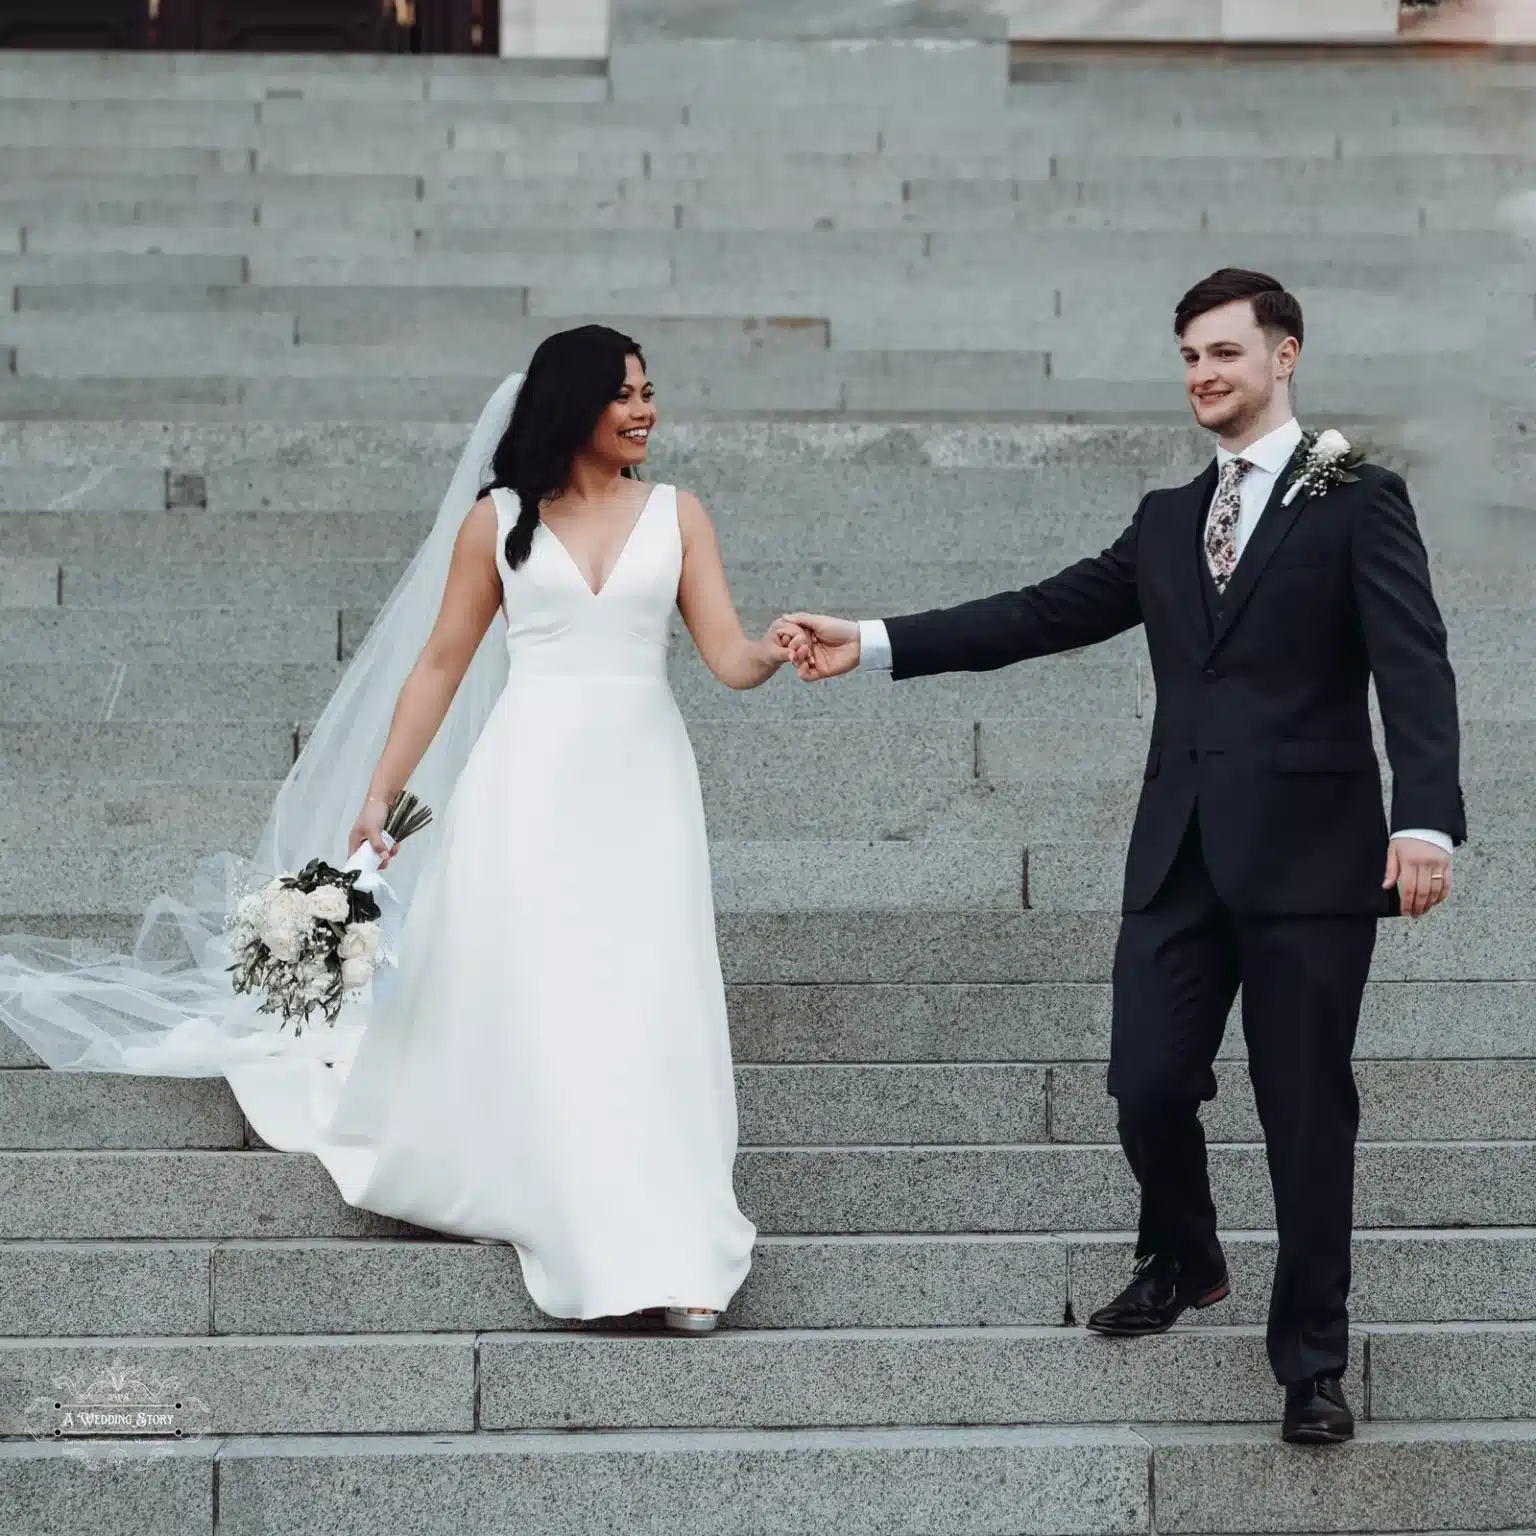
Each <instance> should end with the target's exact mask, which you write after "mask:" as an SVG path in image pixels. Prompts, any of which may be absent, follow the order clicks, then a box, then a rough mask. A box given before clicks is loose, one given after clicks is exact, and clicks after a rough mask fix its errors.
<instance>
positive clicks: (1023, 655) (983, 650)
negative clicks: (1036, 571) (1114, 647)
mask: <svg viewBox="0 0 1536 1536" xmlns="http://www.w3.org/2000/svg"><path fill="white" fill-rule="evenodd" d="M1145 507H1146V500H1145V499H1143V501H1142V503H1141V506H1139V507H1138V508H1137V509H1136V515H1135V517H1133V518H1132V519H1131V522H1130V526H1129V527H1127V528H1126V530H1125V532H1124V533H1122V534H1121V535H1120V537H1119V538H1118V539H1116V540H1115V542H1114V543H1113V544H1111V545H1110V546H1109V548H1108V549H1106V550H1105V551H1104V552H1103V553H1102V554H1099V555H1095V556H1093V557H1092V558H1090V559H1087V560H1079V561H1078V562H1077V563H1076V564H1075V565H1069V566H1068V567H1067V568H1066V570H1064V571H1060V572H1058V573H1057V574H1056V575H1055V576H1050V577H1047V578H1046V580H1044V581H1041V582H1037V583H1036V584H1035V585H1034V586H1031V587H1022V588H1020V589H1019V590H1018V591H1016V592H999V593H997V594H996V595H995V596H993V597H982V598H977V599H976V600H974V601H973V602H969V603H961V604H959V605H958V606H957V607H954V608H933V609H930V610H929V611H928V612H926V613H913V614H908V615H907V616H906V617H905V618H896V619H886V620H884V621H883V622H884V625H885V631H886V634H887V636H888V637H889V643H890V650H891V656H890V662H891V676H892V677H893V678H898V679H899V678H904V677H927V676H931V675H932V674H933V673H936V672H989V671H992V670H993V669H995V668H997V667H1006V666H1011V665H1012V664H1013V663H1014V662H1016V661H1027V660H1028V659H1029V658H1030V657H1032V656H1049V655H1052V654H1054V653H1055V652H1057V651H1071V650H1076V649H1077V648H1078V647H1079V646H1083V645H1096V644H1098V642H1099V641H1101V640H1108V639H1109V638H1110V637H1111V636H1113V635H1118V634H1120V633H1122V632H1123V631H1124V630H1127V629H1131V628H1133V627H1134V626H1135V625H1137V624H1139V623H1141V600H1140V598H1139V596H1138V594H1137V590H1136V541H1137V537H1138V534H1139V532H1140V528H1141V517H1142V512H1143V511H1144V509H1145Z"/></svg>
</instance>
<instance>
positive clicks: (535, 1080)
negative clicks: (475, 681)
mask: <svg viewBox="0 0 1536 1536" xmlns="http://www.w3.org/2000/svg"><path fill="white" fill-rule="evenodd" d="M493 494H494V496H495V499H496V504H497V522H498V528H497V549H498V554H497V566H498V569H499V570H500V573H501V579H502V587H503V593H504V599H503V607H504V612H505V616H506V621H507V641H506V643H507V650H508V663H509V665H508V674H507V682H506V687H505V689H504V691H503V692H502V694H501V697H500V700H499V702H498V703H497V704H496V706H495V708H494V709H493V710H492V712H491V715H490V718H489V720H488V721H487V722H486V724H485V727H484V729H483V730H482V732H481V734H480V737H479V740H478V741H477V742H476V744H475V746H474V748H473V750H472V751H471V753H470V755H469V758H468V761H467V762H466V764H465V766H464V769H463V772H462V774H461V776H460V778H459V781H458V784H457V786H456V788H455V790H454V793H453V796H452V799H451V800H450V802H449V803H448V804H447V806H446V807H444V808H442V810H441V812H440V821H441V826H440V828H439V835H438V839H437V843H436V846H435V848H434V849H433V851H432V855H431V863H430V865H429V866H428V867H427V868H425V869H423V870H422V871H421V872H420V875H419V880H418V884H417V887H416V893H415V898H414V900H413V901H412V903H411V907H410V912H409V915H408V917H407V919H406V922H405V925H404V927H403V929H402V931H401V936H400V941H399V949H400V971H399V973H398V975H397V977H395V978H394V985H393V986H392V987H391V989H390V990H391V994H392V995H391V996H390V998H389V999H388V1000H387V1001H386V1002H383V1003H380V1004H378V1005H376V1006H375V1007H374V1009H373V1010H372V1012H373V1014H374V1017H373V1018H372V1019H371V1020H370V1022H369V1024H368V1027H367V1028H366V1030H365V1031H364V1032H363V1033H362V1036H361V1040H360V1043H359V1045H358V1047H357V1050H356V1054H355V1056H354V1057H353V1059H352V1062H351V1064H350V1069H348V1068H347V1066H346V1064H345V1063H344V1062H341V1063H337V1065H336V1066H335V1067H331V1066H327V1065H326V1064H324V1063H323V1062H321V1061H318V1060H306V1059H304V1058H303V1057H302V1056H299V1057H289V1056H279V1057H274V1058H272V1059H270V1060H253V1061H251V1062H249V1063H245V1064H240V1065H233V1066H230V1067H228V1068H227V1069H226V1076H227V1077H228V1079H229V1082H230V1084H231V1086H232V1087H233V1089H234V1091H235V1094H236V1097H237V1098H238V1099H239V1101H240V1105H241V1108H242V1109H243V1110H244V1111H245V1114H246V1115H247V1117H248V1118H249V1119H250V1121H251V1123H252V1125H253V1126H254V1127H255V1129H256V1131H257V1133H258V1134H259V1135H260V1136H261V1137H262V1139H263V1140H264V1141H267V1142H269V1143H271V1144H272V1145H273V1146H276V1147H278V1148H280V1149H282V1150H284V1151H295V1152H299V1151H302V1152H312V1153H313V1154H314V1155H315V1156H316V1157H318V1158H319V1159H320V1161H321V1162H322V1163H324V1165H325V1167H326V1168H327V1169H328V1170H329V1172H330V1174H331V1176H332V1177H333V1178H334V1179H335V1181H336V1184H337V1187H338V1188H339V1190H340V1191H341V1194H342V1196H343V1198H344V1199H345V1200H346V1201H347V1202H348V1203H349V1204H351V1205H355V1206H360V1207H362V1208H364V1209H367V1210H371V1211H378V1212H381V1213H383V1214H385V1215H389V1216H394V1217H399V1218H402V1219H404V1220H406V1221H410V1222H415V1223H418V1224H420V1225H422V1226H426V1227H431V1228H434V1229H436V1230H439V1231H443V1232H450V1233H457V1234H462V1235H464V1236H470V1237H491V1238H501V1239H504V1240H506V1241H508V1242H511V1243H513V1244H515V1245H516V1248H517V1253H518V1257H519V1258H520V1260H521V1262H522V1271H523V1278H524V1280H525V1282H526V1284H527V1287H528V1292H529V1294H530V1296H531V1297H532V1298H533V1300H534V1302H535V1304H536V1305H538V1306H539V1307H540V1308H541V1309H542V1310H543V1311H545V1312H547V1313H550V1314H553V1315H554V1316H557V1317H567V1318H589V1317H598V1316H605V1315H617V1314H623V1313H628V1312H633V1311H638V1310H639V1309H641V1308H643V1307H657V1306H679V1307H713V1308H717V1309H721V1310H723V1309H724V1307H725V1306H726V1304H727V1302H728V1301H729V1300H730V1298H731V1296H732V1294H733V1293H734V1292H735V1291H736V1289H737V1287H738V1286H739V1285H740V1284H741V1282H742V1280H743V1278H744V1277H745V1275H746V1273H747V1270H748V1267H749V1264H750V1256H751V1249H752V1244H753V1241H754V1238H755V1237H756V1230H755V1228H754V1227H753V1225H752V1223H751V1222H749V1221H748V1220H747V1219H746V1217H745V1216H743V1215H742V1214H741V1212H740V1210H739V1209H738V1208H737V1204H736V1199H735V1195H734V1192H733V1189H732V1182H731V1174H732V1165H733V1162H734V1160H735V1156H736V1135H737V1119H736V1098H735V1086H734V1081H733V1074H732V1066H731V1050H730V1038H729V1035H728V1033H727V1026H726V1012H725V989H724V985H723V982H722V979H721V973H720V962H719V956H718V952H717V949H716V941H715V926H714V909H713V901H712V897H711V890H710V866H709V851H708V846H707V843H706V840H705V831H704V811H703V802H702V799H701V796H700V792H699V779H698V771H697V768H696V766H695V763H694V757H693V751H692V748H691V746H690V744H689V741H688V734H687V730H686V728H685V726H684V724H683V719H682V716H681V714H680V713H679V711H678V708H677V704H676V701H675V700H674V699H673V697H672V692H671V689H670V687H669V685H668V682H667V676H666V654H667V643H668V632H669V620H670V617H671V615H672V613H673V612H674V611H675V604H676V598H677V583H678V576H679V572H680V570H681V567H682V544H681V537H680V534H679V530H678V522H677V496H676V492H675V491H674V490H673V488H672V487H670V486H666V485H657V486H653V487H652V488H651V490H650V493H649V499H648V500H647V502H646V504H645V508H644V510H643V511H642V512H641V514H640V517H639V520H638V522H637V523H636V524H635V526H634V530H633V532H632V533H631V535H630V537H629V541H628V543H627V544H626V545H625V546H624V549H623V551H622V553H621V554H620V556H619V558H618V562H617V564H616V565H615V566H614V568H613V570H612V572H611V574H610V575H609V577H608V580H607V581H606V582H605V583H604V585H603V587H602V588H601V590H600V591H599V592H597V593H596V594H594V593H593V592H592V590H591V588H590V587H589V586H588V585H587V582H586V579H585V578H584V577H583V576H582V574H581V572H580V570H579V569H578V568H577V566H576V563H575V561H574V560H573V559H572V558H571V556H570V554H569V553H568V551H567V550H566V548H565V546H564V545H563V544H562V543H561V542H560V540H559V539H558V538H557V537H556V535H555V534H554V533H553V532H552V531H551V530H550V529H549V528H548V527H547V526H546V525H545V524H542V523H541V524H539V526H538V528H537V529H536V531H535V536H534V541H533V549H532V553H531V554H530V556H529V557H528V559H527V560H526V561H525V562H524V563H523V565H522V566H520V567H519V569H517V570H516V571H512V570H509V569H508V568H507V566H506V563H505V557H504V554H503V552H502V546H503V545H504V543H505V539H506V534H507V531H508V529H509V528H510V527H511V526H512V523H513V522H515V520H516V516H517V503H516V499H515V498H514V497H513V496H512V495H511V494H510V493H508V492H506V491H500V490H498V491H496V492H495V493H493ZM413 852H414V849H413V846H412V844H411V843H406V844H405V845H404V846H403V847H402V849H401V851H400V853H399V855H398V856H397V862H403V861H405V860H407V859H410V858H411V857H412V854H413Z"/></svg>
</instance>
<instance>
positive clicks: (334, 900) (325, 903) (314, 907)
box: [304, 885, 352, 923]
mask: <svg viewBox="0 0 1536 1536" xmlns="http://www.w3.org/2000/svg"><path fill="white" fill-rule="evenodd" d="M304 899H305V901H307V902H308V903H309V910H310V913H311V914H312V915H313V916H314V917H316V918H318V919H319V920H320V921H321V922H322V923H340V922H344V921H345V920H346V916H347V913H348V912H350V911H351V910H352V903H351V901H350V900H349V898H348V896H347V893H346V892H345V891H344V890H342V888H341V887H340V886H339V885H321V886H317V887H316V888H315V889H314V890H312V891H311V892H310V893H309V894H308V895H307V896H306V897H305V898H304Z"/></svg>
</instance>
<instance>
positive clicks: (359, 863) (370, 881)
mask: <svg viewBox="0 0 1536 1536" xmlns="http://www.w3.org/2000/svg"><path fill="white" fill-rule="evenodd" d="M379 837H380V838H381V839H382V841H383V843H384V846H385V847H386V848H390V849H393V848H394V846H395V840H394V838H392V837H391V836H390V835H389V833H388V832H381V833H380V834H379ZM380 863H381V860H380V858H379V855H378V853H377V851H376V850H375V848H374V846H373V844H372V843H364V844H363V845H362V847H361V848H359V849H358V850H357V852H356V853H354V854H353V855H352V857H351V858H350V859H348V860H347V862H346V863H345V864H343V865H342V869H343V870H348V869H356V870H359V871H361V873H360V874H359V875H358V877H357V888H358V890H360V891H383V892H384V894H385V895H386V896H388V897H389V899H390V900H391V901H393V900H395V893H394V892H393V891H392V890H390V888H389V882H388V881H387V880H386V879H385V878H384V877H383V875H381V874H380V873H379V865H380Z"/></svg>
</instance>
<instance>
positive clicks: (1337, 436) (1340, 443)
mask: <svg viewBox="0 0 1536 1536" xmlns="http://www.w3.org/2000/svg"><path fill="white" fill-rule="evenodd" d="M1312 452H1313V453H1314V454H1316V455H1317V457H1318V458H1320V459H1327V460H1330V461H1331V460H1333V459H1342V458H1343V457H1344V455H1345V454H1346V453H1348V452H1349V439H1348V438H1347V437H1345V436H1344V434H1343V433H1342V432H1338V431H1335V430H1334V429H1333V428H1332V427H1329V429H1328V430H1327V431H1326V432H1324V433H1323V434H1322V435H1321V436H1320V437H1319V438H1318V440H1317V441H1316V442H1315V443H1314V444H1313V445H1312Z"/></svg>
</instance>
